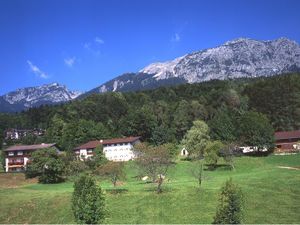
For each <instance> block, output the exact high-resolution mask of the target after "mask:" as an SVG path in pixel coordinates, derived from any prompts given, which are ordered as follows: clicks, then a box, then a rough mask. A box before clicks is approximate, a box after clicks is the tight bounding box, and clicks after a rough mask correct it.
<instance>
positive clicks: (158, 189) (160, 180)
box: [157, 175, 163, 194]
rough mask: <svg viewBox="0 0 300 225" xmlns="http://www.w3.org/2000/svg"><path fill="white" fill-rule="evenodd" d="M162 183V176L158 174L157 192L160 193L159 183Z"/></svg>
mask: <svg viewBox="0 0 300 225" xmlns="http://www.w3.org/2000/svg"><path fill="white" fill-rule="evenodd" d="M162 183H163V178H162V177H161V175H159V178H158V184H157V194H160V193H162V189H161V185H162Z"/></svg>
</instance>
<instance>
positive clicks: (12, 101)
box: [0, 82, 82, 112]
mask: <svg viewBox="0 0 300 225" xmlns="http://www.w3.org/2000/svg"><path fill="white" fill-rule="evenodd" d="M81 94H82V93H81V92H77V91H70V90H68V89H67V87H66V86H65V85H60V84H59V83H56V82H55V83H50V84H44V85H41V86H34V87H25V88H18V89H16V90H15V91H11V92H9V93H7V94H4V95H2V96H0V109H1V112H15V111H22V110H26V109H29V108H31V107H38V106H40V105H43V104H59V103H63V102H67V101H70V100H73V99H75V98H77V97H78V96H79V95H81Z"/></svg>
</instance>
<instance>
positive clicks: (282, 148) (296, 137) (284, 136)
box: [275, 130, 300, 152]
mask: <svg viewBox="0 0 300 225" xmlns="http://www.w3.org/2000/svg"><path fill="white" fill-rule="evenodd" d="M275 142H276V148H277V152H290V151H299V144H298V142H300V130H294V131H279V132H275Z"/></svg>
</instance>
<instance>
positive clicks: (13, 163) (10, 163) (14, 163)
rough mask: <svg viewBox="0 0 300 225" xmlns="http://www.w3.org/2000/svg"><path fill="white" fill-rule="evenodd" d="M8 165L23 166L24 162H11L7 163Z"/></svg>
mask: <svg viewBox="0 0 300 225" xmlns="http://www.w3.org/2000/svg"><path fill="white" fill-rule="evenodd" d="M8 165H9V166H12V165H24V161H23V162H22V161H21V162H16V161H13V162H8Z"/></svg>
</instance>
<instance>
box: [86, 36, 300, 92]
mask: <svg viewBox="0 0 300 225" xmlns="http://www.w3.org/2000/svg"><path fill="white" fill-rule="evenodd" d="M296 71H300V45H299V44H298V43H296V42H295V41H292V40H289V39H287V38H279V39H276V40H271V41H258V40H253V39H249V38H239V39H235V40H232V41H228V42H226V43H225V44H223V45H221V46H218V47H215V48H210V49H205V50H201V51H197V52H193V53H190V54H187V55H184V56H182V57H178V58H176V59H174V60H172V61H167V62H157V63H153V64H150V65H148V66H146V67H145V68H143V69H141V70H140V71H139V72H137V73H126V74H123V75H121V76H118V77H117V78H115V79H112V80H110V81H108V82H106V83H104V84H102V85H100V86H99V87H97V88H95V89H92V90H91V91H89V92H87V93H86V94H85V95H87V94H90V93H103V92H107V91H133V90H144V89H149V88H156V87H159V86H165V85H173V84H179V83H197V82H203V81H208V80H212V79H220V80H224V79H234V78H242V77H248V78H251V77H258V76H272V75H276V74H282V73H288V72H296Z"/></svg>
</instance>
